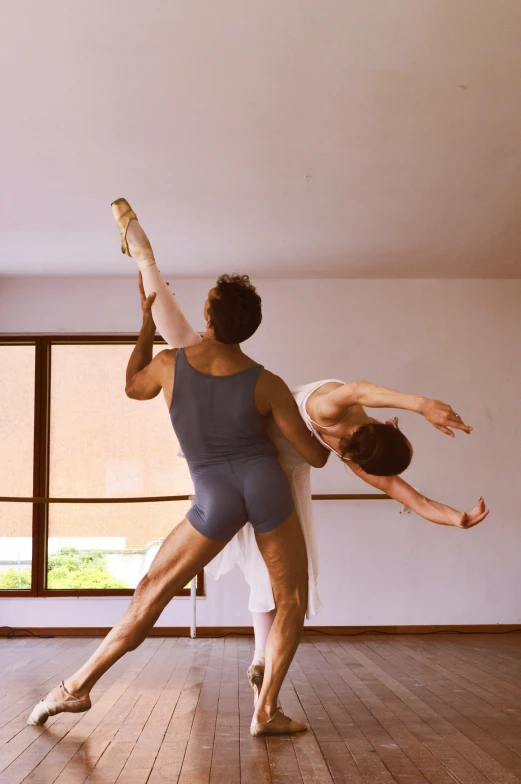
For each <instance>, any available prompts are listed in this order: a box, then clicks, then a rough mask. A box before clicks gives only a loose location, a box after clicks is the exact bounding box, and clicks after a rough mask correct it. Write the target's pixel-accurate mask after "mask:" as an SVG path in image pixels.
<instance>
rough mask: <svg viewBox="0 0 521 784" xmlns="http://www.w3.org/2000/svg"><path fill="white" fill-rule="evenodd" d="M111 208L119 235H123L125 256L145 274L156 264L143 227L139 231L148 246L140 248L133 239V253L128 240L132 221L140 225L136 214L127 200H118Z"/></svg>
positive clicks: (122, 244)
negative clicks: (148, 268) (146, 270)
mask: <svg viewBox="0 0 521 784" xmlns="http://www.w3.org/2000/svg"><path fill="white" fill-rule="evenodd" d="M111 206H112V215H113V217H114V220H115V221H116V224H117V227H118V229H119V233H120V235H121V252H122V253H124V254H125V256H130V257H131V258H133V259H134V260H135V261H136V262H137V265H138V267H139V269H140V270H141V272H143V271H144V270H145V269H146V268H147V267H152V266H153V265H154V264H155V263H156V260H155V258H154V252H153V250H152V247H151V245H150V243H149V241H148V239H147V237H146V235H145V233H144V232H143V229H142V228H141V227H139V229H140V231H141V232H142V234H143V236H144V238H145V240H146V244H145V245H143V246H140V245H139V244H138V243H137V242H136V244H134V243H133V242H132V239H131V240H130V242H131V244H132V252H131V250H130V247H129V242H128V238H127V234H128V227H129V226H130V224H131V223H132V221H136V222H137V223H138V225H139V222H138V217H137V215H136V213H135V212H134V210H133V209H132V207H131V206H130V204H129V203H128V201H127V200H126V199H116V201H113V202H112V205H111Z"/></svg>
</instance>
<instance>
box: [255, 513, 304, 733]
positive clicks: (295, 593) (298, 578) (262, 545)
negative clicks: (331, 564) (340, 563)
mask: <svg viewBox="0 0 521 784" xmlns="http://www.w3.org/2000/svg"><path fill="white" fill-rule="evenodd" d="M256 539H257V544H258V545H259V549H260V551H261V553H262V557H263V558H264V560H265V562H266V566H267V567H268V571H269V574H270V579H271V585H272V588H273V596H274V598H275V608H276V609H275V620H274V621H273V626H272V627H271V631H270V634H269V637H268V641H267V645H266V669H265V673H264V682H263V685H262V689H261V692H260V695H259V699H258V701H257V704H256V706H255V715H254V721H257V722H266V721H268V720H269V719H270V718H272V717H273V715H274V714H275V711H276V710H277V705H278V697H279V691H280V687H281V686H282V682H283V680H284V678H285V676H286V673H287V671H288V669H289V666H290V664H291V661H292V659H293V656H294V655H295V652H296V650H297V647H298V644H299V642H300V638H301V635H302V629H303V626H304V618H305V615H306V606H307V590H308V567H307V553H306V543H305V541H304V535H303V533H302V527H301V525H300V522H299V519H298V517H297V515H296V513H295V512H293V513H292V514H291V515H290V517H288V519H287V520H286V521H285V522H284V523H283V524H282V525H281V526H279V528H276V529H275V530H274V531H270V532H269V533H267V534H257V535H256Z"/></svg>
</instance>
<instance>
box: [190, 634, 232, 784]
mask: <svg viewBox="0 0 521 784" xmlns="http://www.w3.org/2000/svg"><path fill="white" fill-rule="evenodd" d="M223 655H224V641H223V640H222V639H221V640H213V642H212V646H211V650H210V656H209V659H208V664H207V666H206V669H205V672H204V676H203V682H202V686H201V690H200V693H199V699H198V702H197V707H196V709H195V714H194V719H193V724H192V729H191V732H190V737H189V740H188V745H187V747H186V754H185V757H184V760H183V765H182V767H181V773H180V776H179V784H205V783H206V782H208V781H209V780H210V771H211V766H212V753H213V744H214V737H215V725H216V721H217V709H218V704H219V690H220V684H221V674H222V668H223Z"/></svg>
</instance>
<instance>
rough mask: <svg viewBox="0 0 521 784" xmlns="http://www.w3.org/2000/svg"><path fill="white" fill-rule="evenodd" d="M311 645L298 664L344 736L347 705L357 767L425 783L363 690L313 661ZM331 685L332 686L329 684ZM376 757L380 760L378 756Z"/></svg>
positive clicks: (323, 662) (388, 778)
mask: <svg viewBox="0 0 521 784" xmlns="http://www.w3.org/2000/svg"><path fill="white" fill-rule="evenodd" d="M314 648H315V646H313V645H311V646H310V649H309V653H308V655H307V657H306V658H304V657H301V656H300V655H299V663H300V662H301V661H302V665H303V669H304V671H305V673H306V675H307V677H308V678H309V680H310V683H311V685H312V686H313V687H314V689H315V691H316V692H317V694H319V695H320V698H321V699H323V700H324V704H325V706H327V710H328V713H329V712H330V711H331V714H330V715H331V717H332V718H334V720H335V724H336V722H337V721H338V720H339V719H340V720H341V721H342V725H341V726H342V727H343V729H344V733H343V735H344V739H345V740H346V744H347V739H346V737H345V730H346V718H347V716H345V715H344V713H346V711H345V709H346V706H347V705H349V714H348V715H349V716H350V719H351V722H352V723H354V724H356V728H357V731H355V732H354V733H353V728H352V727H349V724H350V723H351V722H349V721H348V722H347V728H348V730H350V731H349V735H348V737H349V744H350V745H348V747H349V748H350V750H351V752H352V754H353V756H354V757H355V759H357V762H358V763H359V767H360V770H361V771H362V772H363V773H364V775H366V774H369V775H370V776H371V777H378V780H380V781H392V780H393V777H394V779H396V780H398V781H416V782H418V784H419V783H420V782H422V784H425V782H426V779H425V777H424V776H423V775H422V773H421V771H420V769H419V768H417V767H416V766H415V765H414V764H413V763H412V761H411V759H410V758H409V757H408V756H407V754H405V753H404V751H403V750H402V749H401V748H400V747H399V746H398V744H396V743H395V742H394V741H393V738H392V737H391V735H389V733H388V732H387V730H386V729H385V727H384V726H383V725H382V723H381V722H380V721H379V720H378V718H376V717H375V716H374V714H373V713H372V712H371V710H370V709H369V707H368V706H367V705H366V704H365V702H364V693H363V692H362V694H360V693H359V692H358V693H357V692H356V691H355V690H353V689H350V688H349V686H348V685H346V684H345V682H344V681H343V680H342V678H341V677H338V676H336V673H335V672H334V670H333V668H331V667H328V663H327V660H323V658H322V657H321V660H320V662H316V663H315V662H314V656H313V653H312V652H313V649H314ZM332 683H333V686H334V688H332V685H331V684H332ZM378 758H379V759H378Z"/></svg>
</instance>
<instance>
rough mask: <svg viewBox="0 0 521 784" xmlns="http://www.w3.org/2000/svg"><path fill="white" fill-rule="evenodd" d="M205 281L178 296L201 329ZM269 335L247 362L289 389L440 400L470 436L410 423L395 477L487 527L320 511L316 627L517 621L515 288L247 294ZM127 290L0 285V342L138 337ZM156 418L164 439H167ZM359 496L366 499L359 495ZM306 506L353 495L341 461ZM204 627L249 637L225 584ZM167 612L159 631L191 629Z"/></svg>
mask: <svg viewBox="0 0 521 784" xmlns="http://www.w3.org/2000/svg"><path fill="white" fill-rule="evenodd" d="M211 282H212V281H204V280H196V279H194V280H182V281H176V282H175V290H176V291H177V294H178V296H179V298H180V300H181V301H182V302H183V303H184V305H185V311H186V313H187V315H188V316H189V318H191V319H193V323H194V326H195V327H196V328H199V329H200V328H202V318H201V311H202V305H203V301H204V298H205V294H206V291H207V290H208V288H209V287H210V285H211ZM258 285H259V289H260V292H261V294H262V296H263V300H264V323H263V326H262V327H261V328H260V330H259V332H258V334H257V335H256V336H254V338H252V340H251V341H249V344H248V346H247V351H249V353H251V354H252V355H253V356H254V357H255V358H256V359H257V360H259V361H260V362H262V363H264V364H265V365H266V366H268V367H269V368H270V369H271V370H274V371H276V372H278V373H280V374H281V375H282V376H283V377H284V378H285V379H286V381H287V382H288V383H289V384H290V385H291V384H299V383H306V382H309V381H313V380H315V379H319V378H327V377H340V378H343V379H346V380H349V379H353V378H367V379H370V380H372V381H375V382H379V383H383V384H387V385H389V386H394V387H397V388H399V389H404V390H409V391H413V392H418V393H421V394H427V395H430V396H432V397H438V398H441V399H442V400H445V401H447V402H449V403H451V404H452V405H453V407H454V408H455V410H456V411H458V412H459V413H461V415H462V416H463V418H464V419H465V421H468V423H470V424H471V425H473V426H474V428H475V431H474V433H473V434H472V435H471V436H470V437H467V436H465V435H460V436H458V438H457V439H455V440H449V438H447V437H446V436H443V435H442V434H440V433H439V432H437V431H435V430H434V429H433V428H431V427H430V426H429V425H428V424H427V423H425V422H424V421H422V420H421V419H420V418H419V417H418V416H417V415H414V414H410V413H404V414H403V415H402V416H401V417H400V421H401V424H402V426H403V429H404V430H405V432H406V433H407V435H408V436H409V437H410V438H411V440H412V442H413V444H414V447H415V459H414V461H413V464H412V465H411V467H410V469H409V470H408V471H407V473H406V478H407V479H408V480H409V481H410V482H411V483H412V484H413V485H415V486H416V487H418V488H419V489H421V490H422V491H423V492H425V493H426V494H427V495H430V496H431V497H434V498H436V499H438V500H443V501H445V502H447V503H449V504H452V505H454V506H457V507H460V508H462V507H463V508H471V507H472V506H473V505H474V503H475V501H476V499H477V497H478V495H480V494H482V495H483V496H484V497H485V499H486V501H487V503H488V504H489V506H490V508H491V510H492V511H491V514H490V516H489V518H488V519H487V520H486V521H485V522H484V523H483V524H482V525H481V526H479V527H477V528H475V529H473V530H470V531H460V530H456V529H451V528H446V527H441V526H435V525H431V524H429V523H426V522H423V521H422V520H420V519H419V518H417V517H416V516H414V515H400V513H399V507H398V506H397V505H396V504H394V503H393V502H390V501H389V502H388V501H374V502H371V501H370V502H327V503H325V502H324V503H316V504H315V507H316V518H317V528H318V536H319V544H320V572H321V576H320V593H321V596H322V599H323V603H324V608H323V610H322V612H321V613H320V615H319V616H317V617H316V618H315V623H316V624H320V625H351V624H363V625H370V624H445V623H446V624H465V623H519V622H521V602H520V599H519V597H520V596H521V569H520V568H519V553H520V551H521V497H520V493H519V490H518V483H519V475H520V469H521V458H520V455H519V444H518V441H519V436H520V435H521V433H520V427H519V414H518V406H519V402H518V398H519V389H520V387H521V363H520V361H519V356H520V353H521V352H520V348H521V346H520V334H521V307H520V306H521V281H513V280H510V281H501V280H488V281H480V280H465V281H463V280H461V281H454V280H446V281H445V280H436V281H419V280H392V281H387V280H382V281H363V280H313V281H311V280H299V281H273V280H272V281H269V280H260V281H258ZM139 321H140V314H139V303H138V297H137V291H136V290H135V281H134V280H132V279H113V278H112V279H111V278H104V279H97V280H96V279H94V278H90V279H86V278H83V279H81V278H68V279H66V278H62V279H55V280H52V279H30V278H27V279H3V280H2V279H0V333H1V332H36V331H42V332H57V331H66V332H75V331H77V332H82V331H83V332H111V331H124V332H129V331H135V330H137V329H138V327H139ZM168 426H169V423H168V420H167V419H165V427H168ZM368 489H369V488H368ZM314 490H315V492H322V493H332V492H357V491H362V492H364V490H365V487H364V486H363V485H361V483H360V482H358V480H356V479H355V478H354V477H352V476H350V475H347V474H346V473H344V471H343V468H342V466H341V465H340V464H339V463H338V461H331V464H330V465H328V466H327V467H326V468H325V469H322V470H321V471H315V472H314ZM126 605H127V600H126V599H120V598H108V599H105V598H104V599H91V598H84V599H69V598H65V599H61V598H59V599H58V598H57V599H2V600H0V625H2V624H10V625H16V626H23V625H29V626H41V625H45V626H60V625H63V626H76V625H78V624H83V625H86V626H110V625H112V624H113V623H114V621H115V620H116V619H117V618H118V617H119V615H120V614H121V613H122V611H123V610H124V608H125V607H126ZM198 605H199V610H198V613H199V616H198V617H199V623H200V625H204V626H218V625H249V623H250V619H249V616H248V613H247V609H246V608H247V595H246V587H245V583H244V582H243V579H242V576H241V575H240V573H238V572H236V571H235V572H233V573H231V574H230V575H228V576H226V577H225V578H223V579H221V580H220V581H219V582H218V583H214V582H212V581H208V596H207V598H206V599H205V600H200V601H199V603H198ZM188 623H189V605H188V602H187V600H184V599H177V600H175V601H173V602H172V603H171V605H170V606H169V607H168V608H167V609H166V610H165V612H164V613H163V615H162V617H161V620H160V624H161V625H165V626H178V625H188Z"/></svg>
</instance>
